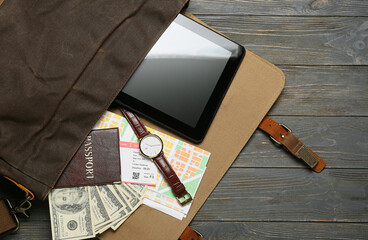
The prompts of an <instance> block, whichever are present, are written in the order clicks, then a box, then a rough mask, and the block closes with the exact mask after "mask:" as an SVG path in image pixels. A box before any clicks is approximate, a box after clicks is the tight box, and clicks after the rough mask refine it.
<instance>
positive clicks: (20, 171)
mask: <svg viewBox="0 0 368 240" xmlns="http://www.w3.org/2000/svg"><path fill="white" fill-rule="evenodd" d="M0 161H3V162H4V163H6V164H8V165H9V166H10V167H11V168H13V169H15V170H17V171H18V172H19V173H21V174H23V175H25V176H27V177H28V178H30V179H32V180H34V181H36V182H39V183H40V184H42V185H44V186H46V187H48V188H50V186H48V185H47V184H45V183H43V182H41V181H40V180H38V179H36V178H34V177H32V176H30V175H28V174H27V173H25V172H23V171H22V170H20V169H19V168H17V167H14V166H13V165H12V164H10V163H9V162H8V161H6V160H5V159H3V158H0ZM22 185H25V184H24V183H23V182H22ZM32 192H33V191H32Z"/></svg>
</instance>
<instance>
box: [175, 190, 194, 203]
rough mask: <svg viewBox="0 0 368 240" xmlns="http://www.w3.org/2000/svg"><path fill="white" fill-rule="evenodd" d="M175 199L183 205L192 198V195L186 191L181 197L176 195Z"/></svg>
mask: <svg viewBox="0 0 368 240" xmlns="http://www.w3.org/2000/svg"><path fill="white" fill-rule="evenodd" d="M176 199H177V200H178V202H179V203H180V205H181V206H184V205H186V204H188V203H190V202H191V201H192V200H193V198H192V196H191V195H190V194H189V193H188V192H186V193H185V194H184V195H183V196H181V197H176Z"/></svg>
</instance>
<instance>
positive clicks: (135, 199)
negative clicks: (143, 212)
mask: <svg viewBox="0 0 368 240" xmlns="http://www.w3.org/2000/svg"><path fill="white" fill-rule="evenodd" d="M118 189H120V190H121V191H122V194H124V195H129V197H130V199H129V201H128V204H129V205H130V207H131V208H132V209H134V210H135V209H136V208H137V207H138V206H139V205H140V203H141V201H142V198H140V197H139V196H136V195H135V194H134V193H133V191H132V190H131V189H130V188H128V186H127V185H126V184H120V185H118Z"/></svg>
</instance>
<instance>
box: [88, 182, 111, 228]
mask: <svg viewBox="0 0 368 240" xmlns="http://www.w3.org/2000/svg"><path fill="white" fill-rule="evenodd" d="M88 188H89V193H90V200H91V207H92V217H93V223H94V224H93V227H94V228H95V229H97V228H99V227H101V226H104V225H106V224H108V223H109V222H111V218H110V216H109V213H108V212H107V210H106V207H105V204H104V203H103V201H102V199H101V196H100V194H99V192H98V190H97V187H96V186H90V187H88Z"/></svg>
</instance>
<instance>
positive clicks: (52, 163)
mask: <svg viewBox="0 0 368 240" xmlns="http://www.w3.org/2000/svg"><path fill="white" fill-rule="evenodd" d="M187 4H188V0H101V1H85V0H73V1H65V0H48V1H46V0H45V1H24V0H0V50H1V51H0V176H4V177H6V178H8V179H9V180H11V181H13V183H15V184H16V185H17V186H18V187H20V188H21V189H22V190H24V191H25V192H26V194H27V195H28V197H27V198H26V199H33V198H38V199H41V200H43V199H45V198H46V197H47V195H48V193H49V191H50V190H51V189H52V188H53V187H54V185H55V183H56V182H57V180H58V179H59V177H60V175H61V174H62V172H63V170H64V169H65V167H66V166H67V164H68V163H69V161H70V160H71V158H72V156H73V155H74V154H75V152H76V151H77V149H78V148H79V146H80V145H81V144H82V142H83V140H84V139H85V137H86V136H87V135H88V133H89V132H90V130H91V129H92V127H93V126H94V124H95V123H96V122H97V120H98V119H99V118H100V116H101V115H102V114H103V113H104V111H105V110H106V109H107V108H108V107H109V106H110V105H111V103H112V102H113V100H114V99H115V97H116V96H117V94H118V93H119V91H120V89H122V88H123V86H124V85H125V83H126V82H127V81H128V79H129V78H130V76H131V75H132V73H133V72H134V70H135V69H136V68H137V66H138V65H139V63H140V62H141V61H142V60H143V58H144V56H145V55H146V53H147V52H148V51H149V50H150V49H151V47H152V46H153V45H154V43H155V42H156V41H157V39H158V38H159V37H160V36H161V34H162V33H163V32H164V31H165V29H166V28H167V27H168V25H169V24H170V23H171V22H172V21H173V19H174V18H175V17H176V16H177V14H178V13H179V12H180V11H182V10H183V9H184V8H185V7H186V6H187ZM191 17H193V16H191ZM193 18H194V17H193ZM196 20H197V21H199V20H198V19H196ZM244 79H246V81H243V80H244ZM284 81H285V79H284V76H283V74H282V72H281V71H280V70H279V69H277V68H276V67H275V66H273V65H272V64H270V63H269V62H267V61H265V60H264V59H262V58H260V57H259V56H257V55H255V54H254V53H252V52H250V51H247V54H246V56H245V58H244V60H243V63H242V65H241V67H240V68H239V70H238V72H237V74H236V76H235V78H234V80H233V83H232V86H231V87H230V89H229V91H228V93H227V96H226V97H225V99H224V101H223V104H222V106H221V107H220V109H219V112H218V114H217V115H216V118H215V120H214V122H213V124H212V126H211V128H210V130H209V133H208V134H207V137H206V139H205V140H204V141H203V142H202V143H201V144H200V145H199V147H202V148H204V149H207V150H209V151H211V152H212V153H213V156H212V155H211V163H209V166H208V168H207V170H206V176H205V177H204V179H203V181H202V183H201V186H200V188H199V190H198V193H197V194H196V201H195V202H194V203H193V206H192V207H191V212H190V214H189V216H188V217H187V218H186V219H185V220H183V221H181V222H179V221H174V220H172V219H169V217H167V216H162V214H161V213H159V212H157V211H156V212H153V211H152V210H150V209H149V208H148V207H145V206H143V207H142V208H140V209H138V211H137V212H136V213H135V214H134V215H132V216H131V217H130V219H129V221H127V222H126V223H125V227H124V228H123V229H119V231H117V232H115V233H112V232H107V233H106V234H105V235H103V236H102V237H103V239H120V238H121V237H122V236H125V237H126V236H132V237H135V239H140V237H141V236H147V234H148V233H150V237H151V239H163V237H166V238H175V237H178V236H180V234H181V233H182V232H183V231H184V229H185V227H186V226H187V225H188V224H189V222H190V220H191V219H192V218H193V217H194V215H195V213H196V212H197V211H198V210H199V208H200V207H201V205H202V204H203V203H204V201H205V200H206V198H207V197H208V196H209V194H210V193H211V192H212V190H213V189H214V188H215V186H216V185H217V183H218V182H219V181H220V179H221V177H222V176H223V175H224V174H225V172H226V171H227V169H228V168H229V167H230V165H231V163H232V162H233V161H234V159H235V158H236V156H237V154H238V153H239V152H240V150H241V149H242V148H243V146H244V145H245V143H246V142H247V141H248V139H249V138H250V136H251V135H252V133H253V132H254V131H255V129H256V128H257V127H259V128H261V129H262V130H263V131H265V132H267V133H269V134H270V135H271V136H272V138H273V139H274V141H276V142H277V143H278V144H280V145H282V146H284V147H285V148H286V149H287V150H288V151H289V152H290V153H292V154H293V155H295V156H296V157H297V158H300V159H301V160H303V161H304V162H306V163H308V165H309V166H310V167H311V168H313V169H314V170H315V171H317V172H319V171H321V170H322V169H323V167H324V165H325V163H324V161H323V160H322V159H320V158H319V157H318V156H317V155H315V154H314V153H313V152H311V151H310V150H309V149H308V148H306V147H305V146H304V145H303V144H302V143H301V142H300V141H299V140H298V139H297V138H296V137H295V136H294V135H293V134H292V133H291V131H289V130H288V129H287V128H285V127H284V126H282V125H279V124H277V123H276V122H274V121H273V120H272V119H269V118H267V117H266V118H264V116H265V115H266V113H267V112H268V110H269V109H270V107H271V106H272V104H273V103H274V102H275V101H276V99H277V97H278V96H279V94H280V93H281V91H282V88H283V86H284ZM243 102H251V103H254V107H251V108H243V107H242V103H243ZM234 112H236V113H237V114H236V116H234V114H232V113H234ZM262 119H263V120H262ZM225 123H226V124H225ZM224 126H226V129H224ZM155 127H156V129H158V130H162V131H163V132H165V130H164V129H160V128H159V127H158V126H155ZM235 131H236V132H237V134H233V135H232V136H231V139H232V140H233V142H234V143H236V144H232V145H231V146H228V145H226V144H225V145H224V144H221V145H219V141H218V139H223V138H225V139H227V138H228V137H229V136H228V135H230V133H234V132H235ZM224 132H225V134H224ZM227 133H229V134H227ZM168 134H171V133H168ZM174 136H175V135H174ZM229 142H230V141H229ZM311 163H313V164H311ZM5 207H6V206H2V205H0V215H1V213H2V210H3V209H5ZM148 216H149V217H148ZM2 220H3V219H0V226H3V225H2V224H1V223H2V222H1V221H2ZM10 220H11V219H10ZM4 221H5V220H4ZM8 222H11V221H8ZM143 222H144V226H145V227H144V228H141V227H140V226H139V225H138V224H136V223H140V224H142V223H143ZM161 223H162V224H161ZM163 223H165V224H163ZM4 226H5V225H4ZM7 228H9V229H14V228H16V227H15V225H14V224H13V225H9V226H8V227H7ZM1 231H2V228H1V227H0V235H1ZM184 237H187V238H189V239H199V236H198V234H196V233H194V232H193V231H191V230H190V228H187V229H186V230H185V231H184V233H183V235H182V239H184Z"/></svg>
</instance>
